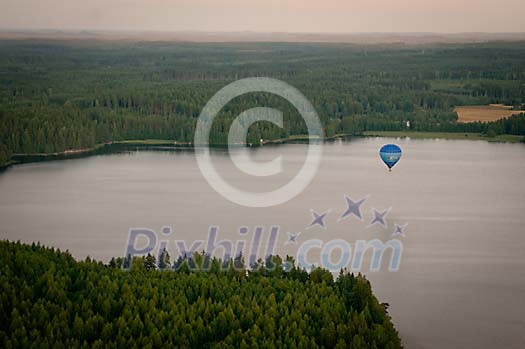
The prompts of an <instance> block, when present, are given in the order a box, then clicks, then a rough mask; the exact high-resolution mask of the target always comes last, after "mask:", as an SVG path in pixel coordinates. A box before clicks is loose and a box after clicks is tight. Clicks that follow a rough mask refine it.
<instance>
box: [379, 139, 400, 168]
mask: <svg viewBox="0 0 525 349" xmlns="http://www.w3.org/2000/svg"><path fill="white" fill-rule="evenodd" d="M401 154H402V152H401V148H399V146H397V145H395V144H385V145H384V146H382V147H381V149H380V150H379V156H381V160H383V162H384V163H385V164H386V165H387V166H388V170H389V171H392V167H394V165H395V164H397V162H398V161H399V159H400V158H401Z"/></svg>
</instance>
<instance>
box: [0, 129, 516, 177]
mask: <svg viewBox="0 0 525 349" xmlns="http://www.w3.org/2000/svg"><path fill="white" fill-rule="evenodd" d="M352 137H356V138H357V137H382V138H408V139H445V140H470V141H480V140H482V141H486V142H500V143H523V142H525V136H518V135H509V134H502V135H497V136H495V137H487V136H485V135H482V134H479V133H459V132H424V131H365V132H363V133H361V134H344V133H342V134H336V135H334V136H331V137H325V138H324V141H333V140H336V139H341V138H352ZM308 139H309V136H307V135H294V136H290V137H288V138H278V139H270V140H265V141H263V142H262V143H260V144H252V143H250V144H242V145H247V146H249V147H259V146H262V145H278V144H286V143H293V142H303V141H307V140H308ZM133 146H136V147H137V148H138V147H141V148H144V150H147V149H148V148H149V149H156V150H162V149H164V150H182V149H195V145H194V144H193V143H192V142H177V141H173V140H167V139H143V140H124V141H112V142H105V143H99V144H97V145H95V146H93V147H91V148H82V149H68V150H64V151H62V152H54V153H16V154H13V155H12V156H11V159H10V160H9V161H8V162H6V163H4V164H1V165H0V171H4V170H6V169H7V168H9V167H11V166H13V165H18V164H25V163H32V162H40V161H51V160H65V159H75V158H81V157H87V156H91V155H96V154H107V153H113V152H116V151H118V150H119V149H118V148H121V150H122V149H125V148H126V147H133ZM227 146H228V145H227V144H210V147H212V148H224V147H227ZM112 147H116V148H117V149H113V150H112V149H111V148H112ZM105 150H106V151H105Z"/></svg>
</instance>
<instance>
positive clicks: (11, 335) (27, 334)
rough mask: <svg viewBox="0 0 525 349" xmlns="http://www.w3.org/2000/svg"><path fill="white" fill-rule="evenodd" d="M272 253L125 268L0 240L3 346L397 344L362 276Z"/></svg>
mask: <svg viewBox="0 0 525 349" xmlns="http://www.w3.org/2000/svg"><path fill="white" fill-rule="evenodd" d="M166 260H167V258H166V256H164V261H166ZM272 260H273V262H272V263H270V264H271V266H272V267H271V268H266V267H265V265H268V263H265V264H264V265H263V264H261V265H260V266H259V267H258V268H256V269H253V270H252V269H250V271H247V270H245V269H243V268H239V265H237V266H236V267H235V268H234V267H233V265H231V266H230V268H229V270H227V271H221V270H220V269H221V268H220V267H221V263H222V262H221V261H220V260H216V259H214V260H212V261H211V263H212V266H211V268H210V270H209V271H207V272H190V271H189V269H188V268H184V267H183V266H181V265H179V266H178V268H176V270H175V271H166V270H160V269H156V268H152V267H151V265H152V264H151V261H150V260H149V258H138V257H136V258H135V259H134V260H133V263H132V264H131V268H130V269H128V270H124V269H122V268H121V267H119V265H118V264H119V262H118V261H122V259H118V260H113V261H112V262H111V263H110V264H108V265H105V264H103V263H101V262H96V261H92V260H90V259H89V258H87V259H86V260H85V261H82V262H78V261H76V260H75V259H74V258H73V257H72V256H71V255H70V254H69V253H67V252H60V251H59V250H54V249H52V248H45V247H42V246H40V245H38V244H32V245H26V244H21V243H19V242H18V243H14V242H8V241H2V242H0V268H1V272H0V289H1V292H0V297H1V298H0V346H1V347H3V348H19V347H38V348H73V347H75V348H76V347H83V348H101V347H107V348H117V347H119V348H123V347H129V348H159V347H180V348H185V347H196V348H232V347H236V348H255V347H261V348H275V347H282V348H349V347H352V348H398V347H400V345H401V344H400V339H399V336H398V334H397V332H396V330H395V329H394V327H393V325H392V323H391V320H390V317H389V315H388V313H387V311H386V308H387V305H386V304H380V303H378V301H377V299H376V298H375V297H374V296H373V294H372V291H371V288H370V284H369V282H368V281H367V280H366V279H365V278H364V277H362V276H360V275H359V276H354V275H352V274H345V273H341V274H340V275H339V277H338V278H337V279H336V280H335V281H334V279H333V277H332V274H330V273H329V272H328V271H326V270H323V269H314V270H313V271H312V272H311V273H310V274H308V273H307V272H306V271H303V270H300V269H297V268H296V267H293V268H292V269H291V270H289V271H288V272H285V271H283V268H281V267H280V263H281V261H280V259H278V258H273V259H272ZM239 261H241V262H242V259H238V260H236V263H239ZM184 263H187V261H185V262H184ZM232 263H233V262H232ZM169 269H171V268H169Z"/></svg>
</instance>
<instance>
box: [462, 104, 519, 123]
mask: <svg viewBox="0 0 525 349" xmlns="http://www.w3.org/2000/svg"><path fill="white" fill-rule="evenodd" d="M454 111H455V112H456V113H457V114H458V122H475V121H481V122H489V121H496V120H499V119H503V118H506V117H509V116H511V115H512V114H517V113H519V111H516V110H512V107H509V106H506V105H503V104H490V105H466V106H460V107H456V108H454Z"/></svg>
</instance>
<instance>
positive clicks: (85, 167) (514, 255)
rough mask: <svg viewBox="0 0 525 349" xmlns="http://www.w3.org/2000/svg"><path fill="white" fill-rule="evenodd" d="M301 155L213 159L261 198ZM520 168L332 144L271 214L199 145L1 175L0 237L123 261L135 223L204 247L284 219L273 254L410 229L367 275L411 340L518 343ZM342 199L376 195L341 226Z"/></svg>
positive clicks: (518, 151) (408, 148) (446, 154)
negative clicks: (260, 164) (205, 167)
mask: <svg viewBox="0 0 525 349" xmlns="http://www.w3.org/2000/svg"><path fill="white" fill-rule="evenodd" d="M390 141H394V142H396V143H398V144H399V145H400V146H401V147H402V148H403V151H404V155H403V158H402V159H401V161H400V163H399V164H398V165H397V166H396V167H395V168H394V170H393V172H391V173H389V172H388V171H387V170H386V168H385V167H384V165H382V163H381V162H380V159H379V156H378V149H379V147H380V146H381V145H382V144H384V143H387V142H390ZM305 149H306V147H305V146H304V145H301V144H290V145H285V146H278V147H263V148H262V149H257V150H254V151H253V152H252V155H253V157H254V158H255V160H257V161H268V160H271V159H273V158H275V157H276V156H278V155H282V156H283V158H284V166H285V171H284V172H283V173H281V174H279V175H277V176H272V177H257V178H253V177H249V176H246V175H243V174H242V173H240V172H239V171H238V170H236V169H235V167H234V166H233V165H232V163H231V161H230V160H229V158H228V157H227V156H225V155H226V153H225V152H224V151H221V150H217V151H215V152H214V156H213V160H214V165H215V166H216V168H217V169H218V171H219V172H220V173H221V174H223V175H224V177H225V178H226V179H227V180H228V181H230V183H232V184H235V185H236V186H238V187H239V188H244V189H246V190H253V191H264V190H270V189H275V188H278V187H279V186H281V185H282V184H284V183H286V181H288V180H290V179H291V178H293V177H294V176H295V174H296V173H297V171H298V170H299V168H300V167H301V166H302V163H303V161H304V156H305V154H306V151H305ZM524 160H525V146H524V145H521V144H491V143H486V142H481V141H480V142H467V141H444V140H439V141H438V140H417V141H415V140H385V139H376V138H369V139H358V140H355V141H351V142H335V143H328V144H326V145H325V150H324V156H323V162H322V165H321V168H320V169H319V172H318V173H317V176H316V177H315V179H314V180H313V182H312V183H311V184H310V185H309V187H308V188H307V189H306V190H305V191H304V192H302V193H301V194H300V195H299V196H297V197H296V198H294V199H292V200H291V201H289V202H287V203H285V204H283V205H280V206H276V207H269V208H246V207H240V206H238V205H236V204H233V203H230V202H228V201H226V200H225V199H224V198H223V197H222V196H220V195H219V194H217V193H216V192H215V191H213V189H211V187H210V186H209V185H208V183H207V182H206V181H205V180H204V179H203V177H202V176H201V174H200V172H199V169H198V166H197V164H196V161H195V156H194V153H193V151H192V150H188V151H178V152H151V151H141V152H135V151H134V152H127V153H121V154H112V155H101V156H93V157H88V158H82V159H75V160H64V161H53V162H41V163H32V164H24V165H20V166H15V167H13V168H10V169H8V170H7V171H5V172H4V173H2V174H0V193H1V196H0V234H1V237H2V238H7V239H11V240H18V239H20V240H22V241H26V242H31V241H36V240H38V241H41V242H42V243H43V244H45V245H51V246H56V247H59V248H61V249H69V250H70V251H71V252H72V253H73V255H75V256H76V257H77V258H84V257H85V256H87V255H90V256H91V257H94V258H97V259H102V260H106V261H107V260H108V259H109V258H110V257H111V256H116V255H122V254H123V253H124V249H125V244H126V240H127V236H128V231H129V229H130V228H132V227H146V228H150V229H153V230H156V231H160V229H161V228H162V227H163V226H171V227H172V230H173V233H172V236H170V239H173V240H175V239H179V240H187V241H188V242H191V241H193V240H196V239H204V238H205V236H206V234H207V232H208V228H209V226H210V225H217V226H219V227H220V234H221V237H228V238H231V239H233V240H236V239H239V234H238V233H237V231H238V227H239V226H247V227H249V228H250V230H253V227H255V226H257V225H262V226H265V227H269V226H270V225H279V226H280V231H281V235H280V238H279V240H280V241H279V243H278V247H277V251H278V252H279V253H282V254H286V253H289V254H292V253H294V251H295V250H296V247H294V245H293V244H288V245H285V244H284V242H285V241H286V238H287V236H286V232H292V233H296V232H301V234H300V235H299V240H300V241H299V242H301V240H302V241H306V240H308V239H314V238H318V239H321V240H324V241H327V240H329V239H333V238H343V239H345V240H348V241H349V242H351V244H352V246H353V243H354V242H355V241H356V240H357V239H361V238H365V239H372V238H380V239H388V238H389V237H390V235H391V232H392V230H393V228H394V223H398V224H405V223H408V225H407V227H406V229H405V232H406V237H404V238H403V237H400V239H402V241H403V244H404V251H403V257H402V261H401V267H400V270H399V272H397V273H390V272H387V271H385V270H386V269H385V268H382V270H383V271H380V272H375V273H374V272H368V269H366V268H365V270H364V271H365V273H366V274H367V275H368V277H369V278H370V279H371V281H372V285H373V287H374V291H375V293H376V295H377V296H378V297H379V298H380V300H381V301H382V302H388V303H390V305H391V308H390V309H391V314H392V316H393V318H394V322H395V324H396V326H397V327H398V329H399V330H400V332H401V335H402V338H403V339H404V341H405V344H406V345H407V346H408V347H435V348H441V347H465V346H468V347H523V346H525V333H524V331H523V328H525V319H524V318H523V313H524V310H525V306H524V304H523V300H524V299H525V255H524V254H523V251H524V250H525V229H524V228H523V227H524V226H525V215H524V212H525V186H524V185H523V182H522V181H523V178H525V161H524ZM344 194H347V195H349V196H351V197H352V198H354V199H359V198H361V197H364V196H367V195H370V196H369V198H368V199H367V201H366V202H365V203H364V204H363V222H361V221H359V220H358V219H356V218H355V217H349V218H346V219H344V220H341V221H338V218H339V217H340V216H341V214H342V213H343V212H344V210H345V208H346V205H345V201H344ZM390 207H392V209H391V211H390V212H389V214H388V215H387V216H386V219H387V224H388V229H384V228H383V227H381V226H378V225H377V224H376V225H374V226H372V227H370V228H368V229H367V228H366V226H367V224H368V223H369V222H370V221H371V220H372V219H373V213H372V208H376V209H377V210H384V209H388V208H390ZM311 209H314V210H316V211H317V212H324V211H327V210H330V209H331V211H330V213H329V214H328V215H327V217H326V225H327V229H326V230H323V229H321V228H320V227H318V226H317V227H314V228H312V229H308V230H306V229H305V228H306V226H307V225H308V224H309V223H310V221H311V218H312V216H311V213H310V210H311ZM294 248H295V250H294ZM315 257H316V256H315V253H313V254H312V255H311V258H312V259H315ZM334 259H335V257H334ZM384 264H385V263H384Z"/></svg>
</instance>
